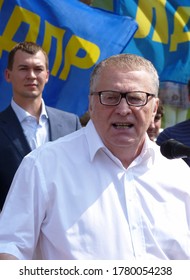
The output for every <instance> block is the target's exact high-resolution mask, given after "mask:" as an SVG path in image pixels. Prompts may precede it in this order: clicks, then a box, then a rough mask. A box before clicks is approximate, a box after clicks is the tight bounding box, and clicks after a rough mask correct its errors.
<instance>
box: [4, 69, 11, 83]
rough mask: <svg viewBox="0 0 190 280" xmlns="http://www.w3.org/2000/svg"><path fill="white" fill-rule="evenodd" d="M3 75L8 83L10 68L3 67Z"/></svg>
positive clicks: (9, 80)
mask: <svg viewBox="0 0 190 280" xmlns="http://www.w3.org/2000/svg"><path fill="white" fill-rule="evenodd" d="M4 76H5V80H6V81H7V82H8V83H10V82H11V79H10V70H9V69H5V72H4Z"/></svg>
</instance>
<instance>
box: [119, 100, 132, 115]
mask: <svg viewBox="0 0 190 280" xmlns="http://www.w3.org/2000/svg"><path fill="white" fill-rule="evenodd" d="M130 111H131V106H129V105H128V104H127V100H126V98H125V97H122V98H121V101H120V103H119V104H118V105H117V108H116V112H117V113H119V114H120V115H126V114H127V113H128V112H130Z"/></svg>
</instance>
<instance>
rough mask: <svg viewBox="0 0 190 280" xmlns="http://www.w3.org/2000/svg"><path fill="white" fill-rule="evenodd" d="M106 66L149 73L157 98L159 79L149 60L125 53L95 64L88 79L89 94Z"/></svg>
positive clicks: (93, 89)
mask: <svg viewBox="0 0 190 280" xmlns="http://www.w3.org/2000/svg"><path fill="white" fill-rule="evenodd" d="M107 66H108V67H110V66H113V67H117V68H119V69H125V70H129V71H131V70H132V71H133V70H134V71H142V70H143V71H146V72H148V73H150V75H151V76H152V81H150V82H152V83H153V87H154V89H155V94H156V95H157V96H158V89H159V77H158V73H157V70H156V69H155V67H154V66H153V64H152V63H151V62H150V61H149V60H147V59H145V58H143V57H141V56H138V55H134V54H127V53H123V54H118V55H113V56H111V57H109V58H106V59H104V60H102V61H101V62H100V63H99V64H97V65H96V66H95V67H94V69H93V71H92V73H91V78H90V92H92V91H95V86H96V82H97V79H98V78H99V77H100V74H101V72H102V70H103V69H105V68H106V67H107Z"/></svg>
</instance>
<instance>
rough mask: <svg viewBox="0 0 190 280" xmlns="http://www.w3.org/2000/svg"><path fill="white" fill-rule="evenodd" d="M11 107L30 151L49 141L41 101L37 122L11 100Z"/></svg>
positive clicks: (43, 107) (46, 120) (45, 117)
mask: <svg viewBox="0 0 190 280" xmlns="http://www.w3.org/2000/svg"><path fill="white" fill-rule="evenodd" d="M11 106H12V108H13V110H14V112H15V114H16V115H17V118H18V119H19V122H20V124H21V126H22V128H23V131H24V134H25V136H26V139H27V141H28V143H29V145H30V147H31V149H32V150H34V149H36V148H38V147H39V146H41V145H42V144H44V143H46V142H48V141H49V124H48V115H47V112H46V109H45V104H44V101H43V99H42V110H41V114H40V117H39V122H38V121H37V119H36V117H34V116H32V115H31V114H30V113H28V112H27V111H25V110H24V109H23V108H21V107H20V106H19V105H18V104H16V103H15V102H14V100H13V99H12V100H11Z"/></svg>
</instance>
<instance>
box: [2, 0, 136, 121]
mask: <svg viewBox="0 0 190 280" xmlns="http://www.w3.org/2000/svg"><path fill="white" fill-rule="evenodd" d="M136 30H137V24H136V22H135V21H134V20H133V19H132V18H129V17H126V16H120V15H116V14H114V13H111V12H106V11H103V10H100V9H95V8H92V7H89V6H87V5H85V4H83V3H81V2H79V1H77V0H48V1H46V0H32V1H26V0H9V1H7V0H0V88H1V90H0V111H2V110H3V109H4V108H5V107H6V106H7V105H8V104H9V103H10V99H11V97H12V88H11V85H10V84H8V83H6V82H5V79H4V70H5V68H6V66H7V58H8V53H9V52H10V50H11V49H12V48H13V47H14V45H15V44H16V43H18V42H21V41H32V42H36V43H37V44H39V45H41V46H42V47H43V48H44V50H45V51H46V52H47V54H48V56H49V61H50V79H49V82H48V84H46V87H45V91H44V93H43V98H44V100H45V103H46V105H49V106H52V107H56V108H59V109H62V110H65V111H68V112H73V113H76V114H78V115H79V116H81V115H82V114H83V113H85V112H86V110H87V108H88V93H89V78H90V73H91V71H92V69H93V67H94V65H95V64H96V63H98V62H99V61H101V60H102V59H104V58H106V57H108V56H110V55H113V54H117V53H121V52H122V51H123V49H124V48H125V47H126V46H127V44H128V42H129V41H130V40H131V38H132V37H133V35H134V33H135V32H136Z"/></svg>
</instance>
